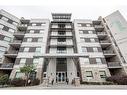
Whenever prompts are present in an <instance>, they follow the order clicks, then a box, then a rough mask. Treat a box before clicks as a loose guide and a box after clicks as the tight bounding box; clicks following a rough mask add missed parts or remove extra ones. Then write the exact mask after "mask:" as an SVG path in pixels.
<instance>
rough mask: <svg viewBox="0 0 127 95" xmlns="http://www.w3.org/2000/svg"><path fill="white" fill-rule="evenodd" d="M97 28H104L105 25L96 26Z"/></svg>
mask: <svg viewBox="0 0 127 95" xmlns="http://www.w3.org/2000/svg"><path fill="white" fill-rule="evenodd" d="M94 27H95V28H104V27H103V25H94Z"/></svg>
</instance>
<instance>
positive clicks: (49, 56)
mask: <svg viewBox="0 0 127 95" xmlns="http://www.w3.org/2000/svg"><path fill="white" fill-rule="evenodd" d="M34 57H43V58H79V57H88V54H79V53H73V54H52V53H50V54H49V53H47V54H35V55H34Z"/></svg>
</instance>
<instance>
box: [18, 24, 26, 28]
mask: <svg viewBox="0 0 127 95" xmlns="http://www.w3.org/2000/svg"><path fill="white" fill-rule="evenodd" d="M19 27H27V24H19Z"/></svg>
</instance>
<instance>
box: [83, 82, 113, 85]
mask: <svg viewBox="0 0 127 95" xmlns="http://www.w3.org/2000/svg"><path fill="white" fill-rule="evenodd" d="M81 84H85V85H113V84H114V83H113V82H81Z"/></svg>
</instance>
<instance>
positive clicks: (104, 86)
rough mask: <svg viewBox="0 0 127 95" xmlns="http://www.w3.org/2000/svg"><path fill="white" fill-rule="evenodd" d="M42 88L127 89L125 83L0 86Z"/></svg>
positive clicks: (13, 88) (16, 88) (11, 88)
mask: <svg viewBox="0 0 127 95" xmlns="http://www.w3.org/2000/svg"><path fill="white" fill-rule="evenodd" d="M9 89H10V90H20V89H21V90H22V89H23V90H32V89H33V90H34V89H35V90H44V89H66V90H69V89H109V90H110V89H111V90H112V89H120V90H127V85H80V86H77V87H76V86H74V85H71V84H69V85H67V84H54V85H51V84H50V85H48V87H44V86H42V85H38V86H29V87H7V88H0V90H9Z"/></svg>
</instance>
